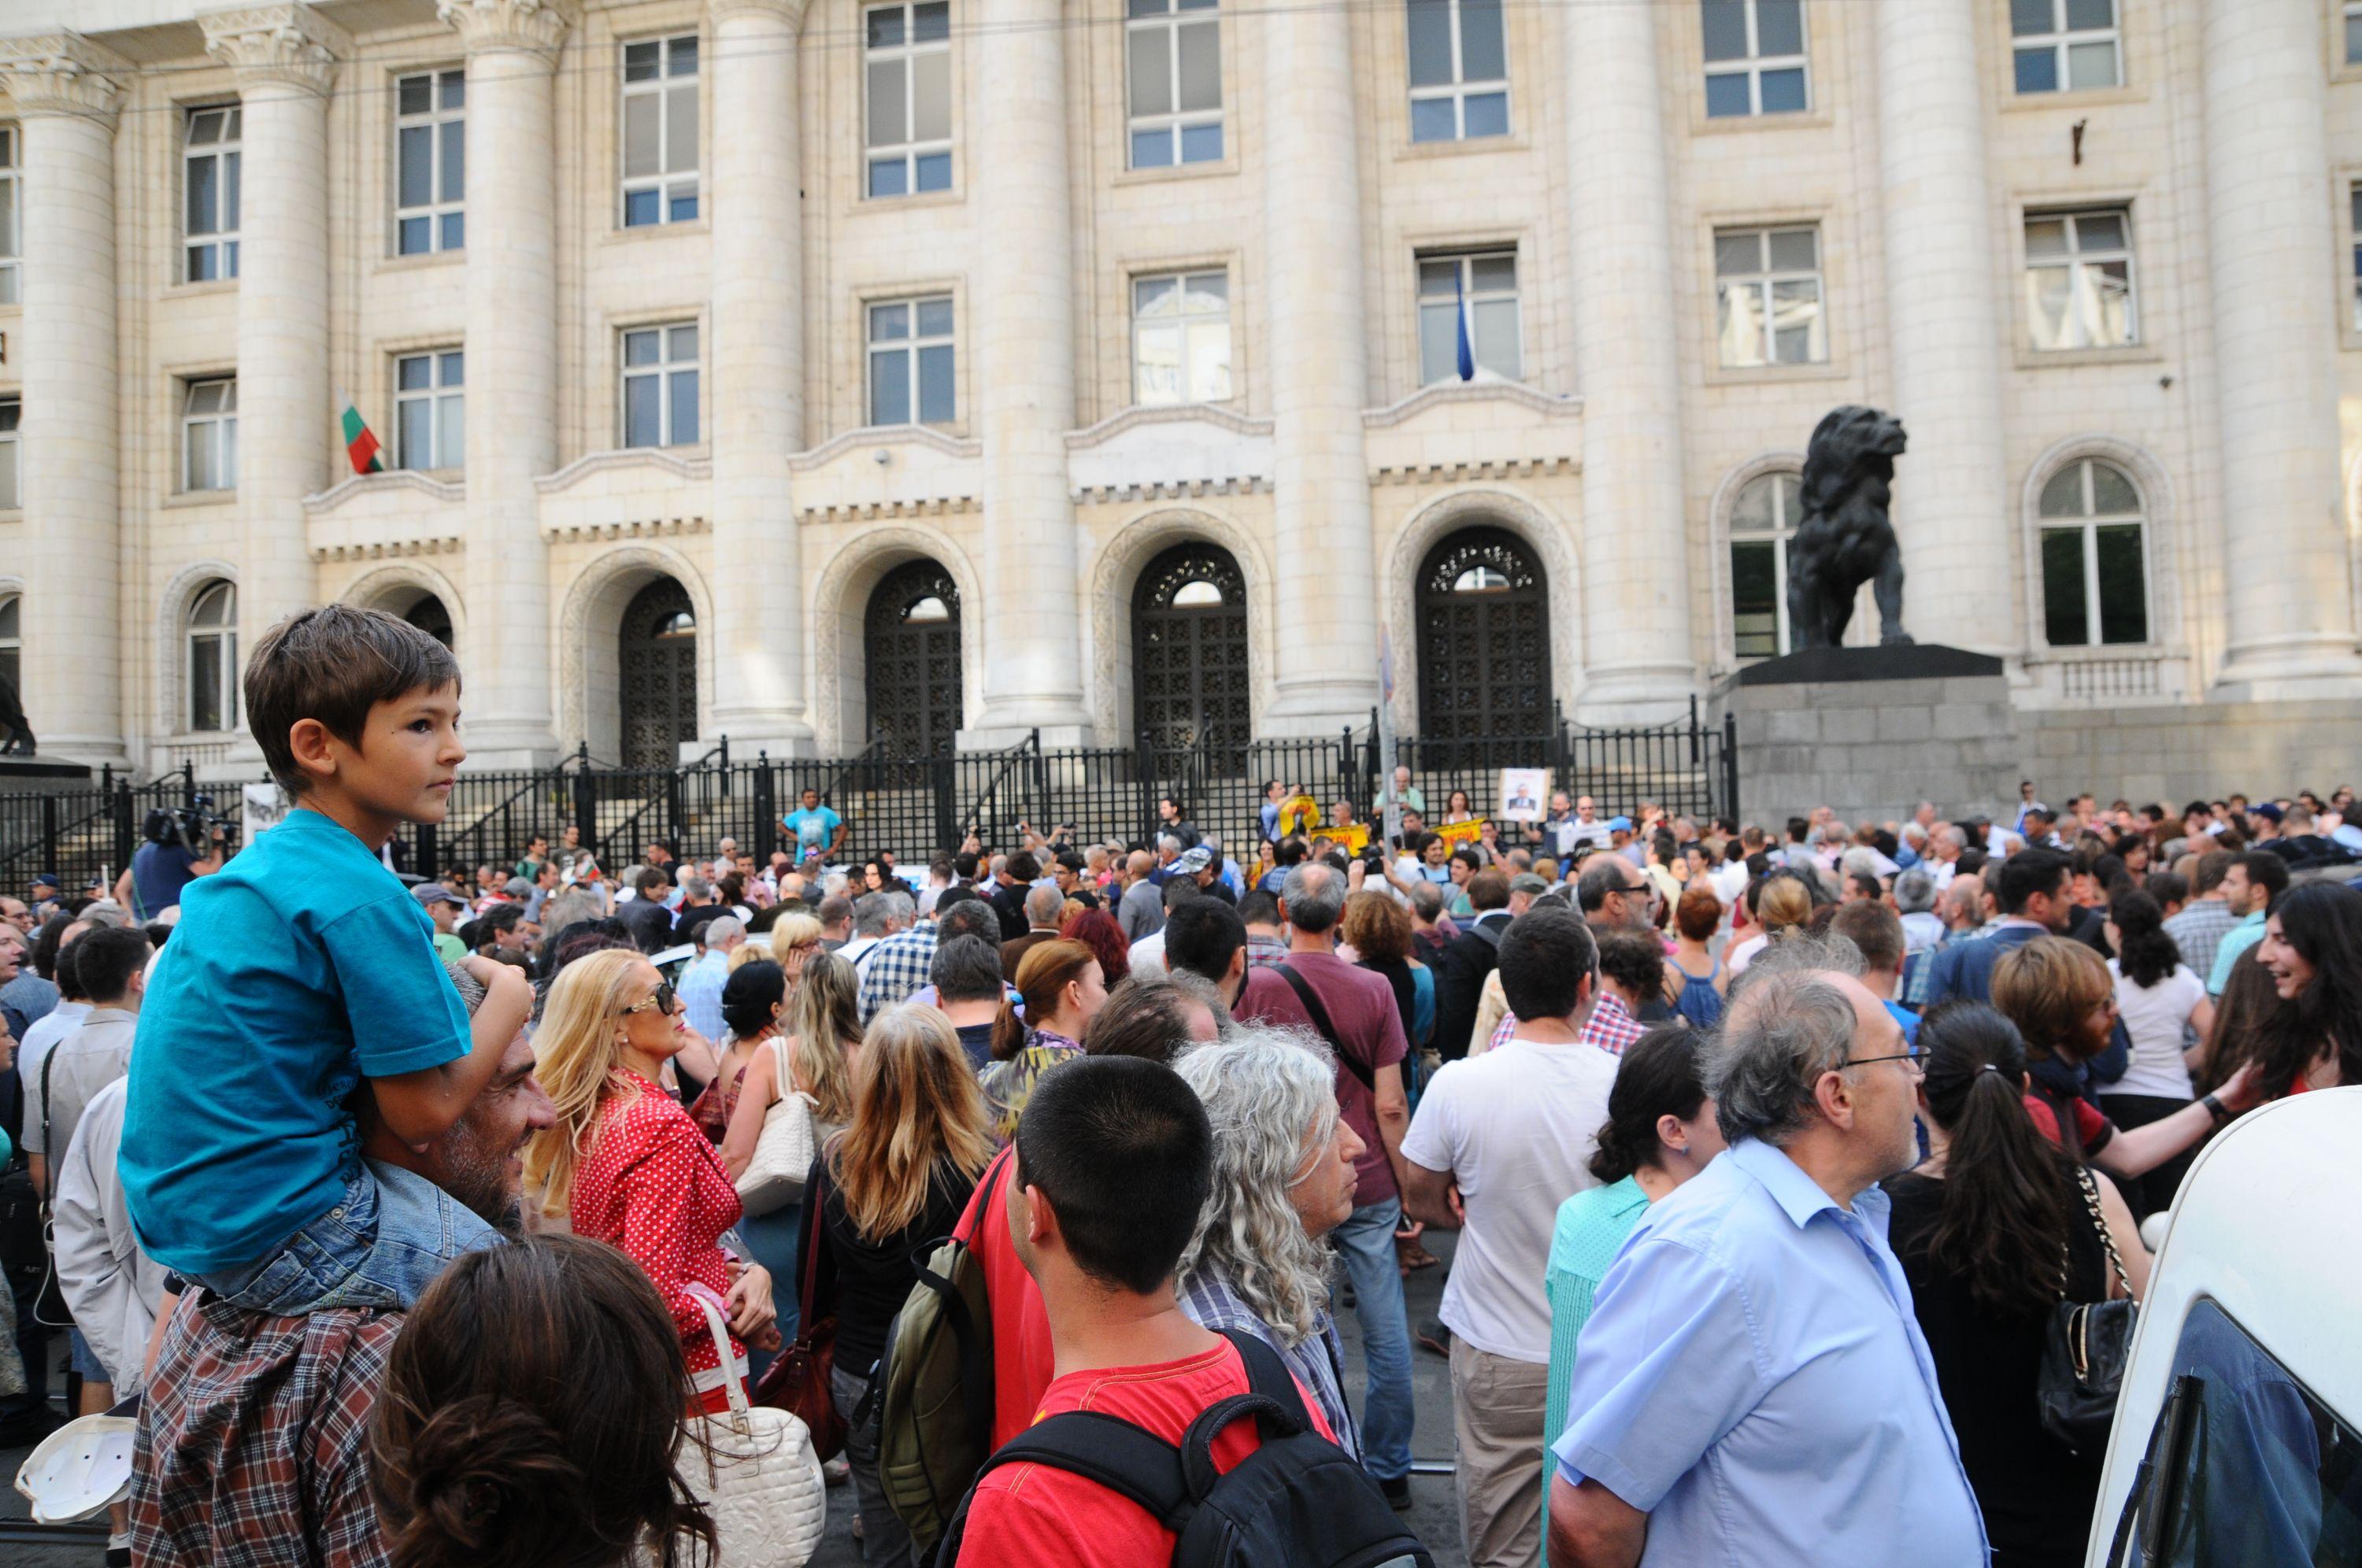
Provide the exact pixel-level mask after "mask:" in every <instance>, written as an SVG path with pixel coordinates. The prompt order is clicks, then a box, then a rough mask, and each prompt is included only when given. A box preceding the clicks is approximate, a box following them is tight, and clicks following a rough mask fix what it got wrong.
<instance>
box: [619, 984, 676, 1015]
mask: <svg viewBox="0 0 2362 1568" xmlns="http://www.w3.org/2000/svg"><path fill="white" fill-rule="evenodd" d="M678 996H679V993H678V992H676V991H675V990H674V989H673V988H672V982H671V981H670V980H658V981H657V988H656V989H655V990H653V991H650V992H649V993H648V999H647V1000H646V1001H644V1002H638V1003H635V1004H634V1005H633V1006H631V1007H627V1008H625V1009H624V1012H625V1013H627V1014H629V1013H635V1012H646V1011H647V1010H648V1009H650V1008H654V1009H656V1010H657V1011H658V1012H660V1013H663V1014H664V1015H665V1016H666V1017H668V1018H669V1017H671V1016H672V1012H673V1003H674V1001H675V1000H676V999H677V998H678Z"/></svg>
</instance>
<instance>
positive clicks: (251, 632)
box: [198, 5, 351, 761]
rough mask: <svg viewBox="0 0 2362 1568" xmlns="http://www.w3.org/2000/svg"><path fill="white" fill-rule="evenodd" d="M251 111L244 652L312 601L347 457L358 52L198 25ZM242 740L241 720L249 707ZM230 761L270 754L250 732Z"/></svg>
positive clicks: (269, 27)
mask: <svg viewBox="0 0 2362 1568" xmlns="http://www.w3.org/2000/svg"><path fill="white" fill-rule="evenodd" d="M198 22H199V24H200V25H201V26H202V27H203V28H204V36H205V50H206V52H207V53H209V54H211V55H212V56H213V57H214V58H215V60H218V61H222V62H223V63H224V64H226V65H229V66H231V67H234V68H235V70H236V72H237V89H238V101H239V103H240V105H242V106H243V109H244V116H243V117H244V123H245V129H244V133H243V134H244V144H243V151H242V152H241V154H240V170H239V174H240V179H239V183H240V186H241V187H242V191H243V194H242V195H241V197H240V210H239V215H238V278H237V516H238V546H237V622H238V648H239V651H240V653H241V655H243V656H244V657H252V655H253V651H254V649H255V647H256V646H257V645H258V644H259V643H260V641H261V640H262V635H263V633H264V632H266V631H268V630H269V629H270V625H271V624H272V623H273V622H276V621H279V620H281V619H282V618H284V617H285V616H287V615H289V614H291V613H293V612H295V611H297V610H301V609H303V608H304V607H305V606H306V605H309V604H311V603H312V602H314V600H315V575H314V572H313V569H312V552H311V539H310V536H309V534H308V532H307V530H306V527H305V525H304V497H305V496H307V495H311V494H314V493H315V492H316V491H320V490H322V489H324V488H326V485H327V483H328V480H329V474H330V471H331V470H330V469H329V459H330V458H332V457H333V456H334V455H335V453H336V450H337V441H336V436H335V434H334V430H335V420H336V417H337V410H336V409H334V408H332V407H330V406H329V403H330V398H331V392H330V391H329V385H328V100H327V93H328V87H329V84H330V83H331V82H332V81H333V79H334V78H335V75H336V61H337V56H339V55H348V54H349V53H350V52H351V49H350V45H349V44H348V42H347V41H346V39H345V37H344V35H343V34H342V33H341V32H339V31H337V28H334V27H333V26H331V25H330V24H329V23H328V22H327V21H326V20H325V19H323V18H322V17H320V15H319V14H318V13H317V12H315V11H314V10H313V9H312V8H311V7H310V6H301V5H292V6H290V5H281V6H253V7H250V8H248V9H246V10H239V11H220V12H215V13H212V14H211V15H204V16H200V17H198ZM240 718H241V726H240V727H241V731H243V718H244V708H243V704H241V707H240ZM232 756H233V757H234V758H235V759H237V760H240V761H251V760H255V759H258V758H259V756H260V751H259V747H257V746H256V745H254V743H253V741H252V739H251V738H250V737H249V736H248V735H246V734H243V733H241V734H240V736H239V738H238V740H237V743H236V745H235V746H234V747H233V752H232Z"/></svg>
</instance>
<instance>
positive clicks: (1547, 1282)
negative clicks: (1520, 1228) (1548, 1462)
mask: <svg viewBox="0 0 2362 1568" xmlns="http://www.w3.org/2000/svg"><path fill="white" fill-rule="evenodd" d="M1648 1209H1649V1195H1648V1194H1647V1193H1645V1192H1642V1191H1641V1190H1640V1184H1639V1182H1638V1181H1637V1180H1635V1179H1633V1178H1632V1177H1630V1176H1626V1177H1625V1178H1624V1179H1623V1180H1622V1181H1619V1182H1613V1183H1610V1184H1609V1185H1608V1186H1606V1187H1592V1188H1590V1189H1589V1190H1588V1191H1584V1192H1578V1193H1576V1194H1575V1195H1574V1196H1573V1198H1568V1199H1567V1200H1566V1201H1565V1202H1564V1203H1562V1204H1560V1205H1559V1206H1558V1227H1557V1229H1555V1230H1554V1231H1551V1250H1550V1265H1549V1267H1548V1269H1547V1270H1546V1271H1545V1272H1544V1273H1543V1275H1542V1293H1543V1294H1544V1295H1545V1296H1548V1297H1550V1309H1551V1353H1550V1396H1549V1403H1548V1405H1547V1407H1546V1409H1547V1412H1548V1413H1547V1414H1546V1415H1545V1416H1544V1418H1543V1425H1542V1431H1543V1434H1544V1436H1543V1439H1542V1441H1543V1444H1544V1446H1548V1445H1549V1444H1551V1443H1553V1442H1556V1441H1558V1439H1559V1434H1560V1433H1562V1432H1563V1431H1565V1430H1566V1390H1567V1385H1568V1384H1569V1383H1571V1382H1573V1379H1574V1342H1575V1337H1576V1336H1577V1335H1579V1334H1581V1333H1582V1332H1583V1325H1584V1322H1585V1321H1586V1320H1588V1319H1589V1318H1590V1317H1591V1293H1592V1292H1593V1291H1595V1290H1596V1289H1598V1288H1599V1281H1600V1279H1601V1278H1602V1277H1603V1276H1604V1275H1606V1273H1607V1265H1608V1264H1611V1263H1613V1262H1615V1260H1616V1254H1617V1252H1618V1251H1619V1250H1621V1249H1622V1247H1623V1245H1624V1238H1625V1237H1627V1236H1629V1235H1630V1234H1631V1233H1632V1227H1634V1226H1635V1225H1638V1224H1639V1222H1640V1216H1641V1215H1643V1214H1645V1213H1647V1212H1648Z"/></svg>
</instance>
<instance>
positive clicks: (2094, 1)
mask: <svg viewBox="0 0 2362 1568" xmlns="http://www.w3.org/2000/svg"><path fill="white" fill-rule="evenodd" d="M2067 25H2068V27H2070V28H2073V29H2074V30H2075V31H2077V32H2081V31H2083V30H2084V29H2085V28H2113V27H2114V26H2115V25H2116V4H2115V0H2067Z"/></svg>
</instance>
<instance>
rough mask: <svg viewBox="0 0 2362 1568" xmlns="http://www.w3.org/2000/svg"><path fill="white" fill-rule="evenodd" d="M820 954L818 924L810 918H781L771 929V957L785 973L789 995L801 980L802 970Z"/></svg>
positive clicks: (800, 916) (782, 916)
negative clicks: (814, 956)
mask: <svg viewBox="0 0 2362 1568" xmlns="http://www.w3.org/2000/svg"><path fill="white" fill-rule="evenodd" d="M820 951H821V945H820V922H819V921H817V920H815V919H813V918H812V917H811V915H808V914H787V915H781V916H780V917H779V918H778V922H777V923H775V924H774V925H773V926H772V927H771V956H772V957H773V958H774V959H776V960H777V961H778V966H779V967H780V968H781V969H783V970H785V971H787V976H788V989H789V990H790V991H792V990H794V989H795V988H796V982H797V981H798V980H799V979H800V978H802V977H803V972H804V966H805V965H806V964H808V963H810V962H811V959H812V956H813V955H815V954H817V953H819V952H820Z"/></svg>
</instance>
